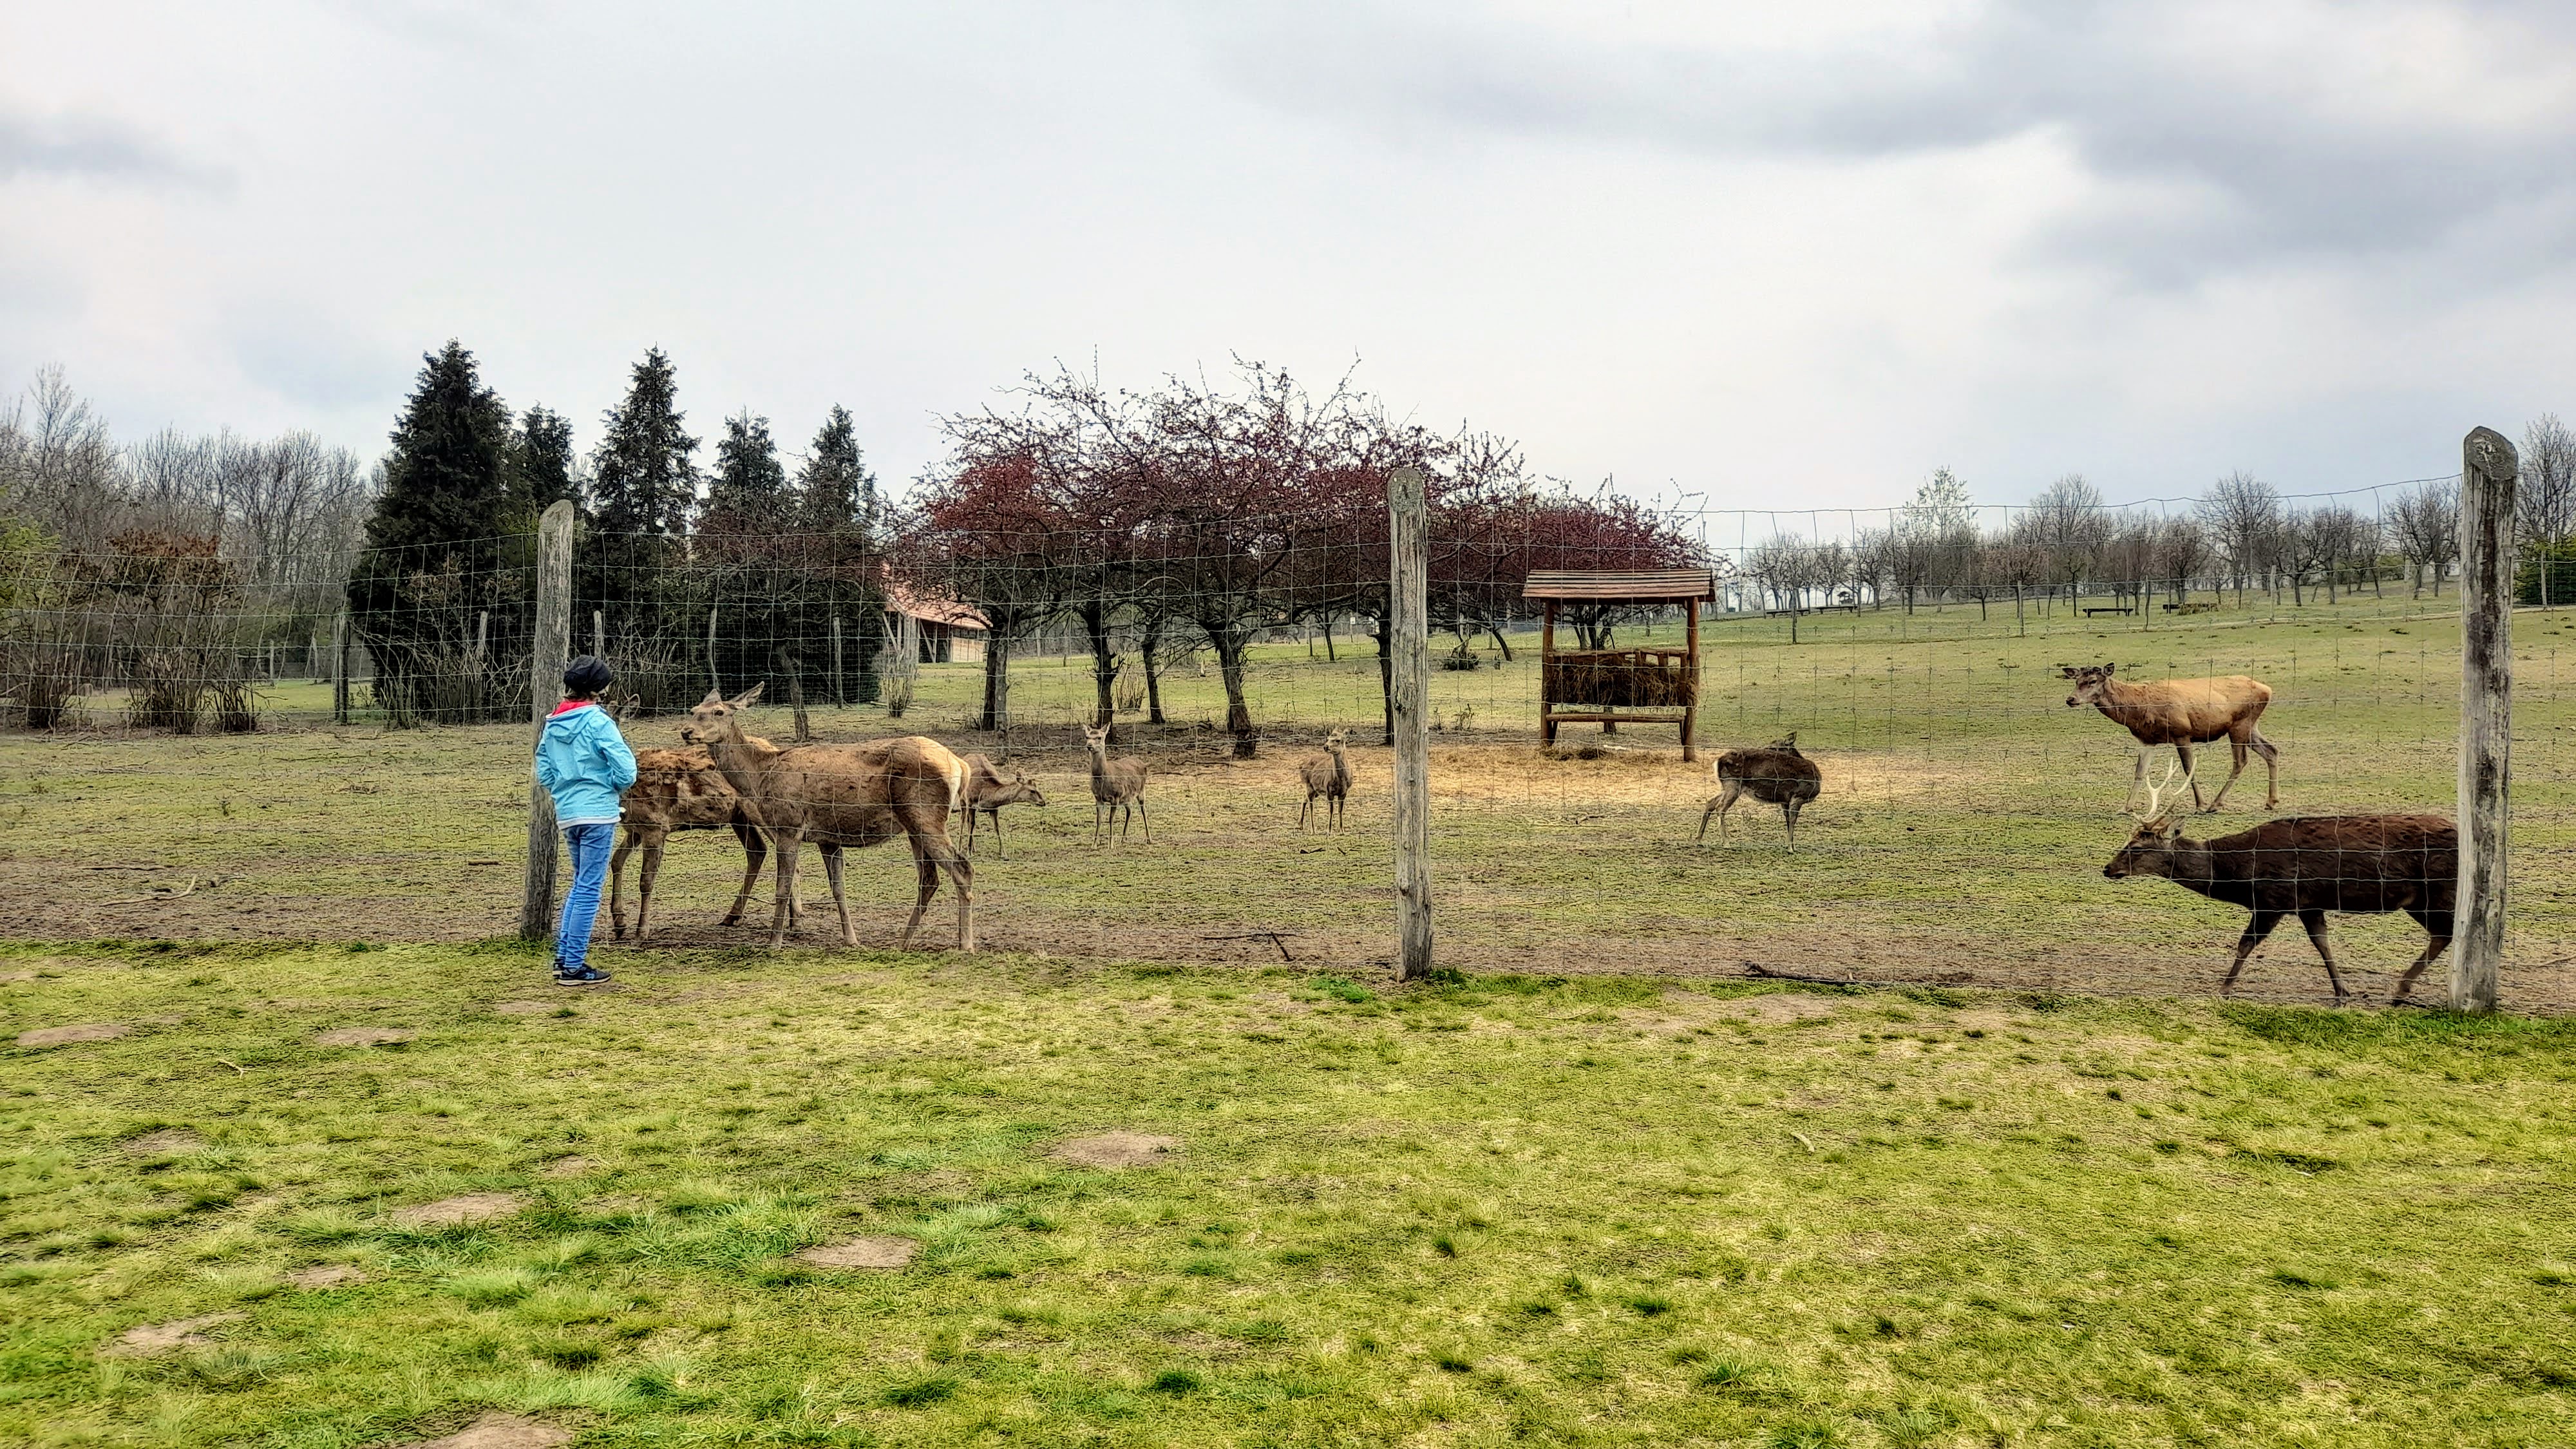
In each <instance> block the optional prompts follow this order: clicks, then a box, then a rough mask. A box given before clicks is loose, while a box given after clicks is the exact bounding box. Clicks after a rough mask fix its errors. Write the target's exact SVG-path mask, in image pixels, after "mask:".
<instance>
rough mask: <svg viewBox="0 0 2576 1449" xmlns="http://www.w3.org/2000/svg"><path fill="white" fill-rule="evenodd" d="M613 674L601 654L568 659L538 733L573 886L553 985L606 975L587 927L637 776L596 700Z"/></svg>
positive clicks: (542, 777)
mask: <svg viewBox="0 0 2576 1449" xmlns="http://www.w3.org/2000/svg"><path fill="white" fill-rule="evenodd" d="M614 678H616V676H615V675H614V674H613V673H611V672H610V670H609V668H608V665H607V663H606V662H605V661H603V660H600V659H598V658H596V657H594V656H592V655H588V654H585V655H583V656H581V657H580V658H579V659H576V660H574V661H573V662H572V663H571V664H569V665H567V666H565V668H564V674H563V682H564V702H563V703H561V704H559V705H557V706H555V712H554V713H553V714H551V715H549V716H547V718H546V728H545V732H544V733H543V734H541V735H540V736H539V737H538V739H537V783H538V784H540V785H543V786H545V787H546V793H547V794H549V795H552V796H553V797H554V800H555V824H556V825H558V826H560V827H561V828H562V830H563V834H564V848H565V850H566V851H567V852H568V853H569V854H570V855H571V856H572V889H571V890H569V891H566V892H565V893H564V903H563V915H562V917H561V918H560V919H559V920H557V922H556V923H555V984H556V985H558V986H591V985H596V984H597V983H599V982H602V981H606V980H608V979H609V978H608V973H607V972H605V971H602V970H599V969H598V968H596V967H594V966H592V965H591V964H590V963H589V962H588V961H587V960H586V959H584V958H586V957H587V956H588V955H589V954H590V932H591V927H592V926H593V925H594V924H595V923H596V922H597V920H598V918H599V883H600V881H601V880H603V879H605V878H606V877H607V874H608V849H609V846H610V845H611V844H612V843H613V842H614V841H615V840H616V838H617V815H618V797H619V796H621V795H624V794H625V793H626V788H627V787H628V786H629V785H632V784H634V783H635V752H634V751H632V750H630V749H628V748H627V747H626V736H625V735H624V734H622V733H620V732H619V731H618V728H617V722H616V721H615V720H612V719H610V718H609V717H608V712H607V711H606V710H604V709H601V708H600V707H599V703H598V701H599V693H600V691H601V690H604V689H606V688H608V684H609V681H610V680H612V679H614Z"/></svg>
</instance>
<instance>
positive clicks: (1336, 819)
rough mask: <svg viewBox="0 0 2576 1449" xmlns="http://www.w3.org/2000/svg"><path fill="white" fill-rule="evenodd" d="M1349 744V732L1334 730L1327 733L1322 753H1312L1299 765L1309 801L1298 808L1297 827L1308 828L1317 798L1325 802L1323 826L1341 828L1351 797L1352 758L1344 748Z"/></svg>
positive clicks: (1300, 775) (1298, 769)
mask: <svg viewBox="0 0 2576 1449" xmlns="http://www.w3.org/2000/svg"><path fill="white" fill-rule="evenodd" d="M1349 743H1350V735H1349V733H1348V732H1347V731H1343V730H1335V731H1333V732H1332V733H1331V734H1328V735H1326V736H1324V752H1323V753H1322V754H1320V755H1313V756H1309V757H1308V758H1307V760H1306V761H1305V763H1303V764H1301V765H1299V766H1298V767H1297V774H1298V776H1299V777H1300V778H1302V779H1303V780H1305V782H1306V803H1305V804H1303V805H1301V806H1299V807H1297V828H1298V829H1300V830H1303V829H1305V828H1306V815H1307V812H1309V811H1311V810H1313V809H1314V808H1315V801H1316V800H1317V799H1318V798H1320V799H1322V800H1323V802H1324V828H1325V829H1327V830H1339V829H1341V828H1342V815H1343V812H1344V810H1345V809H1346V808H1347V807H1348V805H1349V803H1350V798H1351V757H1350V755H1349V754H1348V753H1346V751H1345V746H1347V745H1348V744H1349Z"/></svg>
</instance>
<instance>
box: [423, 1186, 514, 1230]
mask: <svg viewBox="0 0 2576 1449" xmlns="http://www.w3.org/2000/svg"><path fill="white" fill-rule="evenodd" d="M526 1205H527V1204H526V1203H525V1202H523V1201H521V1200H520V1197H519V1195H518V1194H517V1193H514V1192H469V1193H463V1194H460V1195H458V1196H456V1197H443V1198H440V1199H439V1200H438V1201H436V1202H425V1203H421V1204H419V1205H417V1206H414V1207H407V1208H402V1209H399V1210H397V1211H396V1212H395V1213H394V1226H395V1227H398V1228H461V1227H464V1226H466V1225H468V1224H471V1223H488V1222H491V1221H492V1220H493V1219H495V1218H506V1217H508V1216H510V1215H511V1214H512V1213H515V1212H517V1211H518V1210H519V1209H520V1208H522V1207H525V1206H526Z"/></svg>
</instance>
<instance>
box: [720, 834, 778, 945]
mask: <svg viewBox="0 0 2576 1449" xmlns="http://www.w3.org/2000/svg"><path fill="white" fill-rule="evenodd" d="M733 838H734V839H736V840H738V841H740V842H742V889H740V890H738V891H735V892H734V893H733V909H732V910H729V911H727V912H725V918H724V923H725V924H726V925H728V926H739V925H741V924H742V911H743V907H745V906H747V905H749V904H751V888H752V887H753V886H755V885H758V884H759V883H760V867H761V863H762V862H764V861H766V860H768V859H769V842H768V841H767V840H766V839H763V838H762V836H761V833H760V832H759V831H757V830H755V829H753V828H752V827H750V826H748V825H745V824H743V823H742V822H741V821H739V820H737V821H735V822H734V826H733Z"/></svg>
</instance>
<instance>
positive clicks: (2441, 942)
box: [2388, 911, 2451, 1006]
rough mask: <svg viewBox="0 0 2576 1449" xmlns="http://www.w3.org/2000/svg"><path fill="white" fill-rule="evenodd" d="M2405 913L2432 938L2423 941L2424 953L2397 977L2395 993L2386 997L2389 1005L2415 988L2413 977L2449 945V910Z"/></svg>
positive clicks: (2431, 962)
mask: <svg viewBox="0 0 2576 1449" xmlns="http://www.w3.org/2000/svg"><path fill="white" fill-rule="evenodd" d="M2407 914H2409V915H2412V916H2414V917H2415V923H2416V924H2417V925H2419V926H2422V927H2423V928H2424V929H2425V931H2426V932H2427V933H2429V934H2430V935H2431V936H2432V938H2433V939H2432V940H2430V941H2428V942H2426V943H2425V945H2424V954H2423V955H2421V956H2418V957H2416V958H2415V964H2414V965H2412V966H2409V967H2407V968H2406V974H2405V975H2403V976H2400V977H2398V978H2397V994H2396V995H2395V996H2392V997H2390V998H2388V1004H2389V1005H2391V1006H2395V1005H2396V1004H2397V1003H2399V1002H2401V1001H2404V1000H2405V999H2406V993H2407V992H2409V991H2412V990H2414V989H2415V978H2416V977H2418V976H2421V975H2423V974H2424V968H2425V967H2427V966H2430V965H2432V964H2433V960H2434V958H2435V957H2437V956H2439V955H2441V954H2442V953H2443V952H2444V951H2446V950H2448V949H2449V948H2450V945H2451V913H2450V912H2448V911H2424V912H2421V913H2417V912H2413V911H2409V912H2408V913H2407Z"/></svg>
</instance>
